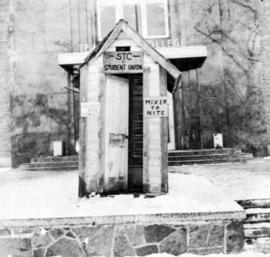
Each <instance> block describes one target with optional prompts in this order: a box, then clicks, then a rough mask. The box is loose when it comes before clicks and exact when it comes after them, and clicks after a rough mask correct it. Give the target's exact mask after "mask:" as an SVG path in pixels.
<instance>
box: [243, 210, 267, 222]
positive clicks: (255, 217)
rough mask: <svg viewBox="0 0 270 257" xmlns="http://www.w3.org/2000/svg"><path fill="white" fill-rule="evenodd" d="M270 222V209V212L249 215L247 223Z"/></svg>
mask: <svg viewBox="0 0 270 257" xmlns="http://www.w3.org/2000/svg"><path fill="white" fill-rule="evenodd" d="M261 222H270V209H269V212H265V213H262V212H258V213H247V218H246V219H245V223H261Z"/></svg>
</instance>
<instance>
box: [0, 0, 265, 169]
mask: <svg viewBox="0 0 270 257" xmlns="http://www.w3.org/2000/svg"><path fill="white" fill-rule="evenodd" d="M121 18H124V19H125V20H127V21H128V23H129V24H130V25H131V26H132V27H133V28H134V29H135V30H137V31H138V32H139V34H141V35H142V36H143V37H144V38H145V39H146V40H147V41H148V42H149V43H150V44H152V45H153V46H155V47H161V48H162V47H168V48H170V47H172V48H173V47H175V46H177V47H179V46H196V45H205V46H207V50H208V54H207V59H206V61H205V63H204V64H203V66H202V67H201V68H198V67H197V66H196V65H195V66H193V65H192V63H190V62H187V63H185V61H184V60H183V64H182V83H181V86H180V87H179V88H178V90H177V91H176V92H174V107H175V108H174V109H175V137H176V140H175V143H176V148H177V149H193V148H211V147H213V133H217V132H219V133H222V134H223V137H224V145H225V146H226V147H238V148H241V149H242V150H246V151H249V152H253V153H255V154H260V155H263V154H267V152H266V149H267V145H268V144H270V104H269V101H268V98H269V97H270V94H269V92H270V91H269V81H270V77H269V76H270V74H269V72H268V69H269V68H268V66H269V65H268V62H269V54H270V48H269V46H268V44H269V43H270V31H269V23H270V4H269V3H267V1H256V0H246V1H240V0H229V1H227V0H203V1H202V0H192V1H187V0H144V1H142V0H133V1H129V0H126V1H120V0H115V1H107V0H58V1H49V0H43V1H33V0H31V1H23V0H0V29H1V35H0V95H1V102H0V113H1V117H2V119H1V120H0V142H1V143H2V147H1V149H0V157H1V160H2V163H4V162H7V163H10V162H11V163H12V165H13V166H14V167H15V166H17V165H19V164H20V163H23V162H28V161H29V160H30V158H31V157H34V156H47V155H51V154H52V143H53V142H54V141H63V142H65V145H66V147H65V154H73V153H74V152H75V142H76V140H77V139H78V137H79V132H78V131H79V128H78V124H79V122H78V120H79V112H80V110H79V104H78V103H79V102H78V99H79V96H78V94H77V93H76V92H74V90H73V91H72V90H67V89H66V87H69V88H70V87H71V88H73V87H75V88H76V87H78V81H79V74H78V70H76V69H73V70H70V71H68V72H66V71H65V70H63V69H62V68H61V67H59V66H58V63H57V56H58V54H60V53H70V52H83V51H90V50H91V49H93V48H94V47H95V46H96V45H97V43H98V42H99V41H100V40H102V38H103V37H104V36H105V35H106V34H107V33H108V32H109V31H110V30H111V29H112V28H113V27H114V25H115V23H116V22H117V21H118V20H119V19H121Z"/></svg>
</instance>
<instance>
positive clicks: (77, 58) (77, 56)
mask: <svg viewBox="0 0 270 257" xmlns="http://www.w3.org/2000/svg"><path fill="white" fill-rule="evenodd" d="M88 55H89V52H76V53H64V54H58V65H60V66H64V65H80V64H83V63H85V59H86V57H87V56H88Z"/></svg>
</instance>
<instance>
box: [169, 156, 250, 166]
mask: <svg viewBox="0 0 270 257" xmlns="http://www.w3.org/2000/svg"><path fill="white" fill-rule="evenodd" d="M236 162H245V160H243V159H242V158H228V159H203V160H184V161H181V160H180V161H169V162H168V165H169V166H181V165H194V164H215V163H236Z"/></svg>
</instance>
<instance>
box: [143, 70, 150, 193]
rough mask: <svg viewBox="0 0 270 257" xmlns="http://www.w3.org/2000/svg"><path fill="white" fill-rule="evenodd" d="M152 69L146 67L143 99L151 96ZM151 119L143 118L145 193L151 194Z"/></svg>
mask: <svg viewBox="0 0 270 257" xmlns="http://www.w3.org/2000/svg"><path fill="white" fill-rule="evenodd" d="M150 72H151V70H150V68H149V67H147V68H146V67H145V68H144V71H143V97H147V96H149V76H150ZM148 147H149V119H147V118H146V117H145V116H144V117H143V191H144V193H149V189H150V188H149V170H148V166H149V163H148V154H149V149H148Z"/></svg>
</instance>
